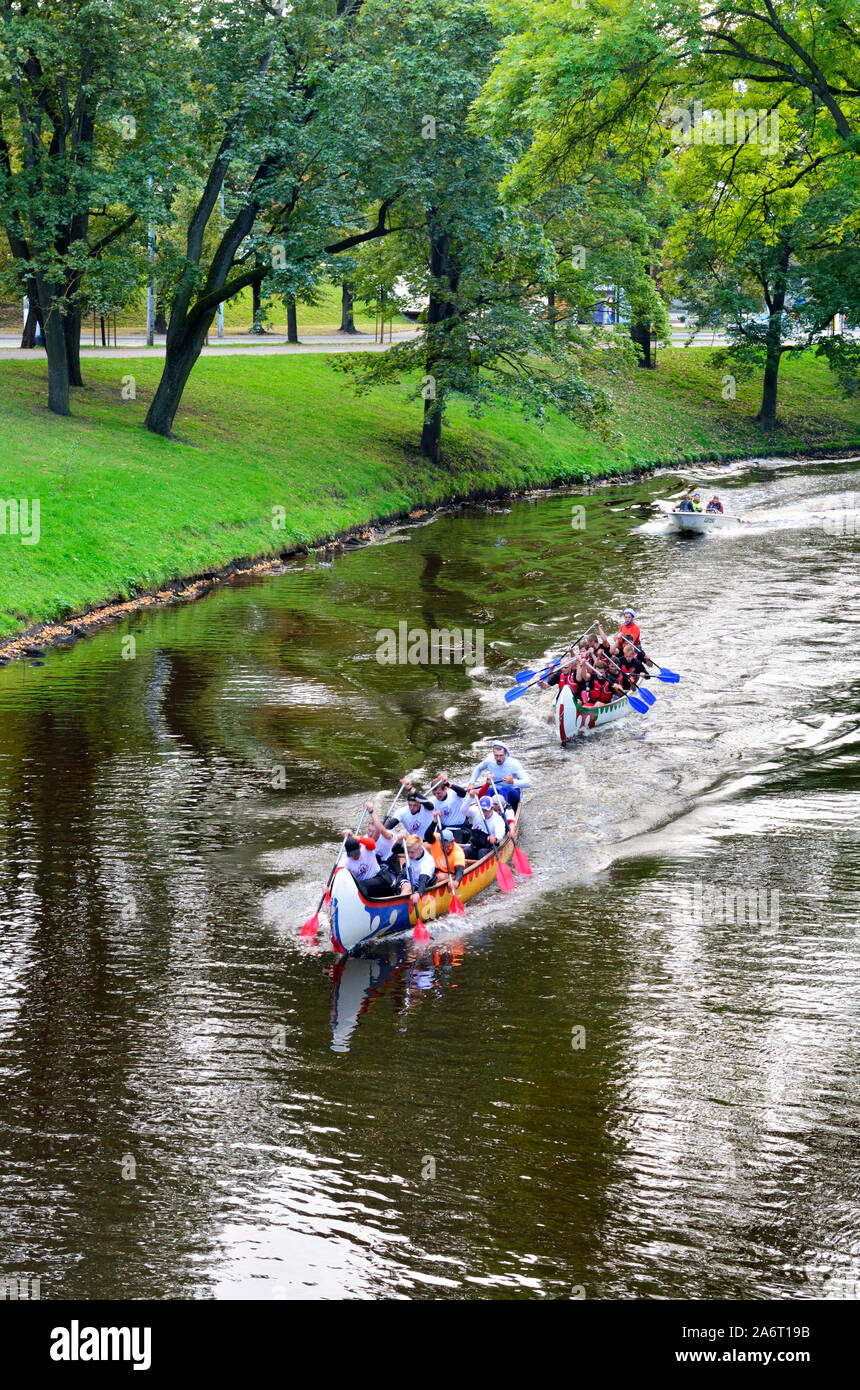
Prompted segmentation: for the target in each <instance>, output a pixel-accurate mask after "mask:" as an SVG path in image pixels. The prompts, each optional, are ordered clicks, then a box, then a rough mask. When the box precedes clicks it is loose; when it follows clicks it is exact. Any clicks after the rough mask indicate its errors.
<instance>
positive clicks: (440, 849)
mask: <svg viewBox="0 0 860 1390" xmlns="http://www.w3.org/2000/svg"><path fill="white" fill-rule="evenodd" d="M431 834H433V839H432V841H430V840H426V841H425V845H426V847H427V849H428V851H429V853H430V855H431V856H432V859H433V863H434V864H435V865H436V868H437V869H438V870H439V873H440V874H442V875H443V876H444V877H446V878H447V880H448V887H449V888H450V889H451V892H452V893H454V892H456V890H457V889H458V888H459V887H460V882H461V880H462V877H463V874H464V873H465V872H466V853H465V850H464V849H463V846H462V845H458V844H457V841H456V840H455V839H454V832H453V830H441V831H439V833H438V834H435V833H433V832H432V831H431Z"/></svg>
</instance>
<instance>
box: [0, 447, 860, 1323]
mask: <svg viewBox="0 0 860 1390" xmlns="http://www.w3.org/2000/svg"><path fill="white" fill-rule="evenodd" d="M690 479H696V480H697V481H700V482H701V483H702V485H703V487H704V488H706V489H711V490H712V489H713V488H715V487H718V488H719V491H720V494H721V496H722V497H723V499H724V501H725V503H726V507H727V511H728V512H729V513H731V515H732V516H733V517H735V518H742V520H740V519H738V520H731V521H729V522H727V524H726V526H725V528H724V529H723V530H722V531H721V532H720V533H719V534H715V535H711V536H707V537H678V536H675V535H672V534H669V533H668V532H667V528H666V524H665V522H663V521H662V520H661V519H660V516H659V513H658V512H657V511H656V510H655V504H656V503H659V502H660V501H661V500H664V501H665V499H667V498H670V497H672V496H674V495H676V494H677V492H678V490H679V488H680V487H681V486H682V485H684V484H685V483H686V482H688V481H689V480H690ZM858 492H860V465H858V463H856V462H854V463H852V462H844V461H843V462H836V461H823V462H818V463H815V464H806V465H801V464H798V463H794V462H790V461H787V460H782V461H780V460H777V461H774V462H761V461H754V462H747V463H744V464H742V465H737V466H734V467H733V468H731V469H725V468H724V469H720V470H716V469H715V470H713V471H709V470H708V469H699V470H691V471H689V473H687V474H684V475H683V476H682V475H679V474H672V475H669V474H663V475H660V476H657V477H654V478H651V479H649V480H648V481H645V482H638V483H635V484H630V485H612V486H606V487H598V488H596V489H595V490H594V491H593V492H592V493H591V494H590V495H589V496H586V497H576V496H566V495H554V496H551V497H541V498H535V499H529V500H525V501H518V502H515V503H513V504H511V505H510V506H502V505H498V506H491V507H471V508H466V509H463V510H460V511H458V512H456V513H453V514H450V515H444V516H441V517H438V518H436V519H435V520H432V521H428V520H427V519H426V518H424V519H419V520H418V521H417V522H416V523H415V524H413V525H410V526H408V527H404V528H402V529H400V530H398V531H395V532H394V533H392V534H388V535H386V536H384V537H381V538H380V540H379V543H377V544H373V545H371V546H369V547H367V548H364V549H357V550H355V551H354V552H352V553H343V554H341V553H338V554H331V555H328V556H320V557H316V558H315V557H311V558H309V559H306V560H303V561H301V562H299V563H297V564H295V565H293V566H291V567H289V568H287V569H286V570H285V572H284V573H283V574H281V575H278V576H277V577H275V578H267V579H265V580H262V581H250V580H249V581H244V582H242V583H235V584H232V585H229V586H225V587H223V588H222V589H220V590H218V591H216V592H215V593H213V594H212V595H211V596H209V597H208V598H206V599H205V600H203V601H201V602H199V603H197V604H194V605H192V606H188V607H183V608H177V609H171V610H161V611H155V612H151V613H148V614H142V615H140V616H137V617H135V618H134V619H133V620H132V621H130V622H128V623H127V624H125V625H124V626H117V627H114V628H111V629H109V630H106V631H104V632H102V633H101V634H100V635H99V636H97V637H94V638H92V639H90V640H88V641H85V642H82V643H79V644H78V645H77V646H75V647H73V648H72V649H70V650H69V651H65V652H56V653H52V654H50V655H48V656H47V657H46V659H45V662H44V664H43V665H41V666H38V667H33V666H22V665H15V666H10V667H8V668H7V669H5V670H4V671H2V672H0V720H2V740H0V856H2V857H0V925H1V926H2V933H0V1205H2V1221H0V1272H2V1273H7V1274H8V1273H17V1274H18V1275H19V1276H22V1277H23V1276H24V1275H27V1274H29V1275H31V1276H38V1277H39V1278H40V1280H41V1296H42V1298H55V1299H59V1298H146V1297H156V1298H208V1297H216V1298H231V1297H241V1298H255V1299H278V1298H284V1297H293V1296H297V1297H313V1298H317V1297H322V1298H339V1297H349V1298H368V1297H376V1296H386V1297H408V1298H433V1297H457V1298H464V1297H465V1298H487V1297H491V1298H497V1297H505V1298H510V1297H515V1298H532V1297H552V1298H558V1297H561V1298H570V1297H582V1296H585V1297H587V1298H654V1297H659V1298H666V1297H669V1298H708V1297H717V1298H719V1297H724V1298H767V1297H777V1298H781V1297H800V1298H804V1297H831V1298H848V1297H857V1295H858V1293H860V1212H858V1199H857V1170H858V1142H857V1140H858V1105H857V1102H858V1074H860V1073H858V1057H857V1025H858V1002H860V999H859V997H860V987H858V968H857V956H858V952H857V928H858V918H860V909H858V868H860V850H858V835H857V827H858V819H860V815H859V814H858V813H860V797H858V778H857V773H858V765H860V715H858V692H860V663H858V661H857V658H856V647H857V643H858V640H860V639H858V627H860V619H858V610H857V557H858V541H857V539H856V534H857V524H856V523H857V516H858V512H857V493H858ZM627 603H632V604H633V605H634V607H635V608H636V610H637V614H638V617H639V621H640V623H641V626H642V630H643V634H644V637H645V639H646V641H647V647H648V650H649V651H650V652H652V653H653V654H654V655H656V656H657V657H658V658H659V659H660V660H661V661H663V662H665V663H666V664H667V665H668V666H670V667H672V668H673V669H674V670H676V671H678V672H679V673H680V674H681V676H682V680H681V682H680V683H679V684H677V685H669V684H661V683H658V682H656V681H655V682H652V689H653V691H654V694H655V695H656V696H657V703H656V705H655V706H654V708H653V709H652V711H651V712H650V713H649V714H648V715H647V717H641V716H639V715H638V714H633V713H631V714H630V716H629V717H628V718H627V719H625V720H624V721H622V722H620V723H618V724H615V725H613V726H611V727H609V728H607V729H605V730H601V731H599V732H597V733H595V734H593V735H591V736H590V737H586V738H585V739H581V740H579V741H578V742H577V744H576V745H574V746H571V747H569V748H568V749H566V750H563V749H562V748H561V747H560V745H559V744H558V743H557V742H556V741H555V739H554V735H553V732H552V726H551V723H550V709H551V697H550V695H540V696H538V695H535V694H533V693H530V694H528V695H526V696H525V697H524V698H523V699H521V700H518V701H516V702H514V703H512V704H505V702H504V700H503V698H502V697H503V692H504V690H505V689H506V688H507V687H508V686H509V685H510V684H511V683H512V675H513V673H515V672H516V671H517V670H518V669H519V668H520V667H522V666H524V665H531V664H534V663H535V662H536V661H537V659H538V658H539V657H540V656H541V655H542V654H544V653H547V652H554V651H556V650H558V649H559V647H560V646H561V645H562V644H563V642H564V641H565V640H566V639H567V638H568V637H569V636H573V635H575V634H576V633H577V632H579V631H580V630H581V629H582V628H584V627H586V626H587V625H588V623H590V622H591V620H592V619H593V618H594V617H596V616H600V617H601V618H602V619H603V621H604V623H605V624H607V625H610V624H611V623H612V622H613V620H617V615H618V613H619V610H620V608H621V607H622V606H623V605H625V604H627ZM401 622H406V623H407V624H408V626H409V628H410V629H415V628H420V629H426V630H431V629H450V628H462V627H464V626H465V627H469V628H472V629H475V630H480V632H481V633H482V634H483V640H484V644H485V645H484V663H483V665H482V666H480V667H477V668H475V667H473V668H467V667H464V666H452V665H429V666H428V665H425V666H421V665H409V664H405V665H400V664H395V665H386V664H381V663H380V662H379V661H378V660H377V659H376V657H377V653H378V651H379V647H380V639H379V636H378V634H379V632H380V631H382V630H384V629H393V630H394V631H397V628H398V624H399V623H401ZM129 638H133V639H134V642H133V644H132V643H130V642H129V640H128V639H129ZM494 735H502V736H505V737H507V738H508V740H509V742H510V743H511V745H512V747H513V750H514V752H515V753H516V754H517V755H518V756H520V757H521V759H522V760H523V761H524V762H525V763H526V765H527V767H528V769H529V771H530V772H531V774H532V777H533V780H534V788H533V791H532V793H531V798H530V801H529V804H528V807H527V812H526V819H525V821H524V839H523V843H524V847H525V848H526V850H527V852H528V854H529V857H530V859H531V862H532V866H533V869H534V874H533V876H532V878H531V879H521V880H520V881H519V882H518V884H517V887H516V890H515V892H514V893H513V894H512V895H511V896H510V897H507V898H503V897H502V896H501V895H499V894H498V893H497V892H496V891H495V890H492V891H491V892H490V893H488V894H485V895H484V896H483V897H482V898H480V899H478V900H477V901H476V902H474V903H472V904H470V905H469V907H468V910H467V915H466V917H465V918H461V919H456V920H449V921H440V922H436V923H434V924H432V928H431V930H432V940H431V943H430V945H429V947H426V948H416V947H415V946H414V945H413V943H412V942H411V941H407V940H399V941H393V942H391V943H389V944H388V945H386V946H383V947H381V948H379V949H378V950H377V951H376V952H374V953H373V954H372V955H370V956H369V957H368V958H366V959H356V960H348V961H347V962H346V963H345V964H343V963H337V962H336V961H335V958H334V957H333V955H332V954H331V952H330V950H329V949H328V947H327V943H326V941H325V937H324V936H321V938H320V941H319V943H318V944H317V945H315V946H313V947H310V948H309V947H308V946H307V945H306V944H303V943H302V942H301V941H300V940H299V937H298V929H299V927H300V925H301V923H302V921H303V920H304V919H305V918H306V917H307V916H308V915H309V913H310V912H311V911H312V909H313V907H314V905H315V903H316V900H317V899H318V897H319V894H320V891H321V885H322V883H323V882H324V881H325V879H326V877H327V875H328V872H329V869H330V866H331V862H332V858H333V853H334V850H335V845H336V836H337V832H338V829H339V827H341V826H343V825H344V824H346V823H347V822H352V823H354V821H355V818H356V817H357V815H358V811H359V808H360V806H361V803H362V800H363V799H364V797H365V796H366V795H367V794H368V793H374V794H377V795H378V796H379V801H380V804H385V802H386V799H387V798H388V797H390V796H391V795H392V794H393V790H392V789H393V788H394V787H395V786H396V783H397V778H398V777H399V776H401V775H403V774H404V773H406V772H416V773H418V774H419V775H421V776H423V775H425V774H432V773H434V772H435V771H436V770H437V769H438V768H439V767H447V768H448V769H449V770H450V771H451V772H452V774H456V773H460V774H464V773H466V772H468V771H469V769H470V768H471V766H472V764H473V762H474V761H477V755H478V754H480V755H483V752H484V751H485V749H486V745H487V741H488V739H489V738H490V737H492V736H494ZM383 793H384V795H383ZM706 889H707V893H706V891H705V890H706ZM714 889H718V890H719V891H720V893H721V894H722V896H721V897H720V898H717V897H716V896H715V894H714V891H713V890H714ZM738 889H742V890H744V893H745V894H746V895H748V894H749V892H750V891H752V892H753V893H754V894H755V897H754V898H752V899H750V898H749V897H748V896H746V897H745V898H742V899H738V897H737V895H736V893H735V891H734V890H738ZM726 890H732V891H731V892H730V893H729V894H728V896H726Z"/></svg>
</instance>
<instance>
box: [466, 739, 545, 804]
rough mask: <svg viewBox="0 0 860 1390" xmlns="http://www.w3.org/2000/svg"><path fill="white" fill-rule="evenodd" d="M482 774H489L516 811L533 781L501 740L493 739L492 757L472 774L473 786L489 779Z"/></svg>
mask: <svg viewBox="0 0 860 1390" xmlns="http://www.w3.org/2000/svg"><path fill="white" fill-rule="evenodd" d="M482 773H489V774H490V777H491V778H492V780H493V782H495V784H496V789H497V791H498V792H499V793H500V795H501V796H503V797H504V798H505V800H506V801H507V803H508V805H509V806H512V807H513V809H514V810H516V808H517V807H518V806H519V804H520V797H521V796H522V794H523V791H524V790H525V788H526V787H530V786H531V784H532V779H531V778H530V777H529V775H528V773H527V772H526V770H525V768H524V767H523V765H522V763H521V762H520V761H519V760H518V759H517V758H512V757H511V752H510V749H509V748H508V745H507V744H506V743H503V742H502V740H501V739H500V738H496V739H493V748H492V752H491V753H490V755H489V756H488V757H486V758H484V760H483V762H480V763H478V766H477V767H476V768H475V771H474V772H473V773H472V785H473V786H475V787H477V786H479V785H480V784H481V783H482V782H487V781H488V780H489V779H488V778H487V777H486V776H484V777H482V775H481V774H482Z"/></svg>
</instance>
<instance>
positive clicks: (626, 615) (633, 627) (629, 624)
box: [619, 608, 642, 647]
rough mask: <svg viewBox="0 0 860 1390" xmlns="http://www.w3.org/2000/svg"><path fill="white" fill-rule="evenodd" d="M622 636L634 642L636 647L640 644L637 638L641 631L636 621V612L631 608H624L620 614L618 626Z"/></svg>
mask: <svg viewBox="0 0 860 1390" xmlns="http://www.w3.org/2000/svg"><path fill="white" fill-rule="evenodd" d="M619 631H620V633H621V636H622V637H628V638H629V639H630V641H631V642H635V643H636V645H637V647H638V646H639V645H640V642H639V638H640V637H641V635H642V634H641V633H640V631H639V627H638V625H637V623H636V614H635V613H634V612H633V609H632V608H625V610H624V612H623V613H622V614H621V627H620V628H619Z"/></svg>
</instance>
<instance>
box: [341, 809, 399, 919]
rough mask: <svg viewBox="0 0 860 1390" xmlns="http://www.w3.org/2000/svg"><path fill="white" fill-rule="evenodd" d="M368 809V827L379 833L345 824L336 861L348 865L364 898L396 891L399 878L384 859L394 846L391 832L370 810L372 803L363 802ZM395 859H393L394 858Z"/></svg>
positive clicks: (385, 896) (387, 894)
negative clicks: (355, 829) (365, 832)
mask: <svg viewBox="0 0 860 1390" xmlns="http://www.w3.org/2000/svg"><path fill="white" fill-rule="evenodd" d="M365 808H366V809H367V810H369V811H370V813H371V825H370V828H371V829H373V830H375V831H376V832H377V834H378V835H379V839H378V840H377V839H376V838H375V837H374V836H372V835H354V834H353V832H352V830H350V828H349V827H348V826H347V828H346V829H345V830H343V831H342V832H341V833H342V834H343V835H344V836H345V839H344V844H343V849H342V851H341V854H340V858H339V859H338V865H342V866H345V867H346V868H347V869H349V872H350V873H351V874H352V876H353V878H354V879H355V881H356V883H357V884H358V886H359V888H360V889H361V892H362V894H363V895H364V897H365V898H388V897H391V896H392V894H394V893H396V892H397V889H398V886H399V880H398V877H397V874H396V872H395V871H394V869H393V868H392V867H391V866H390V865H389V864H388V863H387V862H386V861H387V860H388V859H389V858H390V856H391V854H392V853H393V850H394V836H393V835H392V833H391V831H390V830H387V829H386V828H385V826H384V825H383V824H382V822H381V821H380V820H379V818H378V817H377V816H376V815H374V813H373V806H372V803H371V802H369V801H367V802H365ZM395 862H396V861H395Z"/></svg>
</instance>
